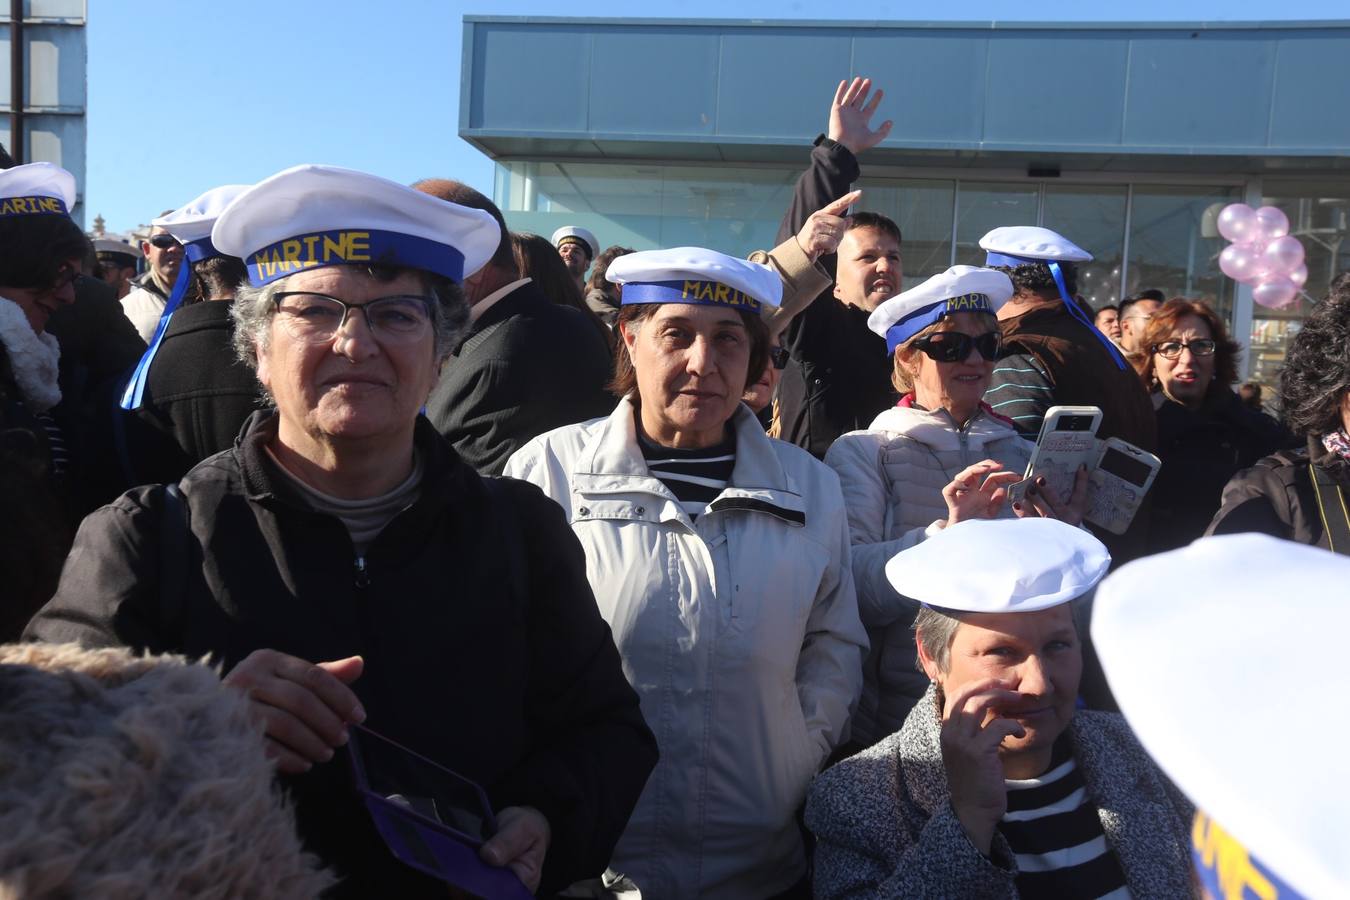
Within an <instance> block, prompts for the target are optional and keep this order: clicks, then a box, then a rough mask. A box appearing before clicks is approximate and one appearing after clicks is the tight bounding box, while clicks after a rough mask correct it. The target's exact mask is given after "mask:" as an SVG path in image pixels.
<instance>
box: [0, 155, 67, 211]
mask: <svg viewBox="0 0 1350 900" xmlns="http://www.w3.org/2000/svg"><path fill="white" fill-rule="evenodd" d="M74 205H75V176H74V175H72V174H70V173H69V172H67V171H66V170H65V169H63V168H61V167H60V166H57V165H53V164H51V163H49V162H35V163H28V164H27V165H23V166H14V167H13V168H12V169H5V170H4V171H0V218H4V217H6V216H69V215H70V208H71V207H72V206H74Z"/></svg>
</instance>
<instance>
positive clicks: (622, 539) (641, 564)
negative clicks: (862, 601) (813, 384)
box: [506, 248, 866, 900]
mask: <svg viewBox="0 0 1350 900" xmlns="http://www.w3.org/2000/svg"><path fill="white" fill-rule="evenodd" d="M608 277H609V278H610V279H611V280H614V281H617V282H619V283H621V284H623V285H624V289H623V305H622V306H621V308H620V311H619V317H618V322H617V327H618V332H619V334H620V336H621V337H622V340H623V347H621V348H620V350H619V360H618V364H617V365H616V375H615V384H614V387H615V390H616V392H618V393H620V394H621V395H622V396H623V399H622V400H620V402H619V405H618V407H617V408H616V409H615V410H614V413H613V414H612V415H610V416H609V417H608V418H605V419H597V420H595V421H592V422H587V423H583V424H580V425H573V426H569V427H566V428H560V429H557V430H555V431H552V432H549V433H547V434H544V435H541V436H540V437H538V438H536V439H535V440H534V441H532V442H530V443H529V444H527V445H526V446H525V447H523V448H522V449H521V450H520V451H519V452H517V453H516V454H515V455H514V456H513V457H512V458H511V459H510V461H509V462H508V463H507V468H506V474H507V475H509V476H512V477H516V478H523V479H525V480H527V481H531V482H533V483H534V484H537V485H539V486H540V487H541V488H542V489H543V490H544V492H545V493H547V494H548V495H549V496H550V497H552V498H553V499H554V500H556V501H557V502H558V503H559V504H560V505H561V506H562V507H563V509H564V511H565V512H566V513H567V516H568V519H569V520H570V522H571V524H572V529H573V531H575V532H576V535H577V537H578V538H579V539H580V541H581V544H582V546H583V547H584V548H585V551H586V567H587V574H588V576H589V578H590V582H591V586H592V587H593V588H594V590H595V596H596V601H597V602H598V603H599V605H600V611H601V613H602V614H603V615H604V617H605V618H606V619H607V620H608V621H609V623H610V627H611V628H612V629H613V633H614V639H615V642H616V643H617V644H618V647H619V652H620V654H621V655H622V657H623V663H624V669H625V671H626V673H627V675H628V678H629V681H630V682H631V683H632V684H633V687H634V688H636V689H637V691H638V693H639V695H640V696H641V698H642V712H643V715H644V717H645V718H646V720H647V723H648V724H649V725H650V726H651V728H652V730H653V731H655V732H656V736H657V742H658V744H659V746H660V749H661V761H660V763H659V764H658V765H657V767H656V770H655V771H654V772H653V773H652V775H651V778H650V779H649V780H648V782H647V787H646V789H645V791H644V792H643V794H642V798H641V800H640V801H639V803H638V807H637V809H636V810H635V811H634V813H633V815H632V817H631V819H630V820H629V823H628V828H627V830H626V831H625V833H624V836H623V838H622V839H621V840H620V841H619V846H618V849H617V850H616V851H615V856H614V860H613V864H612V868H613V869H615V870H617V871H619V872H622V873H624V874H626V875H627V876H629V877H630V878H632V879H633V881H635V882H636V883H637V885H638V887H639V888H640V889H641V890H642V895H643V897H644V898H656V900H660V898H667V897H669V898H692V897H703V898H738V900H739V898H746V897H752V898H762V897H774V896H777V895H780V894H784V895H786V896H803V897H805V896H809V886H808V885H807V883H806V880H805V878H806V865H805V854H804V851H803V846H802V841H801V834H800V831H799V829H798V827H797V824H796V821H795V817H794V813H795V811H796V810H797V808H798V807H799V806H800V805H801V803H802V800H803V798H804V797H805V794H806V788H807V785H808V784H809V783H810V781H811V778H812V776H814V775H815V774H816V772H817V771H818V769H819V767H820V766H821V764H822V763H823V762H824V761H825V759H826V757H828V756H829V754H830V752H831V750H833V749H834V747H835V746H836V745H837V744H838V743H839V742H840V740H841V737H842V736H843V734H844V729H845V726H846V723H847V721H848V718H849V714H850V712H851V710H852V708H853V706H854V705H855V703H856V701H857V698H858V693H859V691H860V689H861V686H862V657H863V654H864V653H865V651H866V636H865V632H864V630H863V627H862V624H861V623H860V621H859V619H858V610H857V603H856V600H855V597H854V593H853V574H852V568H851V566H850V562H849V533H848V523H847V521H846V518H845V514H844V504H843V498H842V496H841V494H840V491H839V481H838V478H837V477H836V476H835V474H834V473H833V472H832V471H831V470H830V469H829V468H828V467H826V466H825V465H823V464H822V463H820V462H818V461H816V460H815V459H813V458H812V457H811V456H810V455H809V454H807V453H806V452H804V451H802V450H800V449H799V448H797V447H794V446H792V445H790V444H785V443H781V442H779V441H775V440H771V439H770V438H768V437H767V436H766V435H765V434H764V430H763V429H762V428H761V427H760V425H759V423H758V422H757V421H756V420H755V417H754V416H753V415H752V414H751V412H750V410H749V409H748V408H746V407H745V406H743V405H742V404H741V403H740V402H739V401H740V397H741V394H742V392H743V390H744V388H745V384H746V380H747V374H748V373H749V372H751V371H754V372H758V371H760V370H761V369H762V368H763V367H764V365H765V362H766V360H767V352H768V332H767V329H766V328H765V326H764V324H763V322H762V321H761V320H760V317H759V313H758V307H759V305H760V304H761V303H767V304H772V305H777V303H778V300H779V297H780V295H781V290H782V287H781V284H780V282H779V279H778V276H777V275H776V274H775V273H774V272H773V271H772V270H771V269H768V268H767V267H765V266H761V265H758V264H755V263H748V262H743V261H741V260H736V259H732V258H730V257H727V256H723V255H722V254H719V253H713V252H711V251H707V250H698V249H694V248H683V249H679V250H668V251H650V252H645V253H634V254H630V255H628V256H624V257H620V258H619V259H617V260H615V261H614V263H613V265H612V266H611V267H610V270H609V273H608Z"/></svg>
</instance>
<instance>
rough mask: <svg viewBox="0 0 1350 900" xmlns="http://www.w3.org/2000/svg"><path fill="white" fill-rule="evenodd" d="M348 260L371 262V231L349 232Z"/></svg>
mask: <svg viewBox="0 0 1350 900" xmlns="http://www.w3.org/2000/svg"><path fill="white" fill-rule="evenodd" d="M347 259H348V260H350V261H352V262H370V232H369V231H352V232H348V234H347Z"/></svg>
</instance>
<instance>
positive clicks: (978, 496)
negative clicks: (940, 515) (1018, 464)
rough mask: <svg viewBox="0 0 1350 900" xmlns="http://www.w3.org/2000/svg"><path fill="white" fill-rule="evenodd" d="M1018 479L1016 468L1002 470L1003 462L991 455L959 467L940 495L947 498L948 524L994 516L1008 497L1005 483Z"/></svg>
mask: <svg viewBox="0 0 1350 900" xmlns="http://www.w3.org/2000/svg"><path fill="white" fill-rule="evenodd" d="M1017 480H1018V476H1017V474H1016V473H1015V472H1005V471H1003V464H1002V463H1000V462H995V461H994V460H992V459H986V460H983V461H981V462H977V463H976V464H975V465H973V466H969V467H967V468H965V469H962V470H961V472H960V473H958V474H957V476H956V477H955V478H953V479H952V483H951V484H949V485H947V486H946V487H945V488H943V489H942V499H943V500H946V501H947V524H948V525H955V524H956V523H957V522H964V521H965V520H966V519H992V518H994V516H996V515H998V511H999V510H1000V509H1002V508H1003V503H1004V501H1006V500H1007V499H1008V485H1010V484H1012V483H1013V482H1015V481H1017Z"/></svg>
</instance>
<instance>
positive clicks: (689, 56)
mask: <svg viewBox="0 0 1350 900" xmlns="http://www.w3.org/2000/svg"><path fill="white" fill-rule="evenodd" d="M594 40H595V55H594V57H593V58H592V60H591V84H590V101H591V102H590V128H591V130H592V131H595V132H601V133H606V132H607V133H611V134H620V133H626V134H633V135H641V136H644V137H645V136H647V135H652V134H708V135H710V134H712V133H713V128H714V122H715V121H716V119H717V65H718V55H719V54H718V43H719V41H720V35H719V34H718V33H717V32H715V31H711V30H709V29H704V28H663V29H659V30H657V29H647V28H633V29H597V31H596V33H595V38H594Z"/></svg>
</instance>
